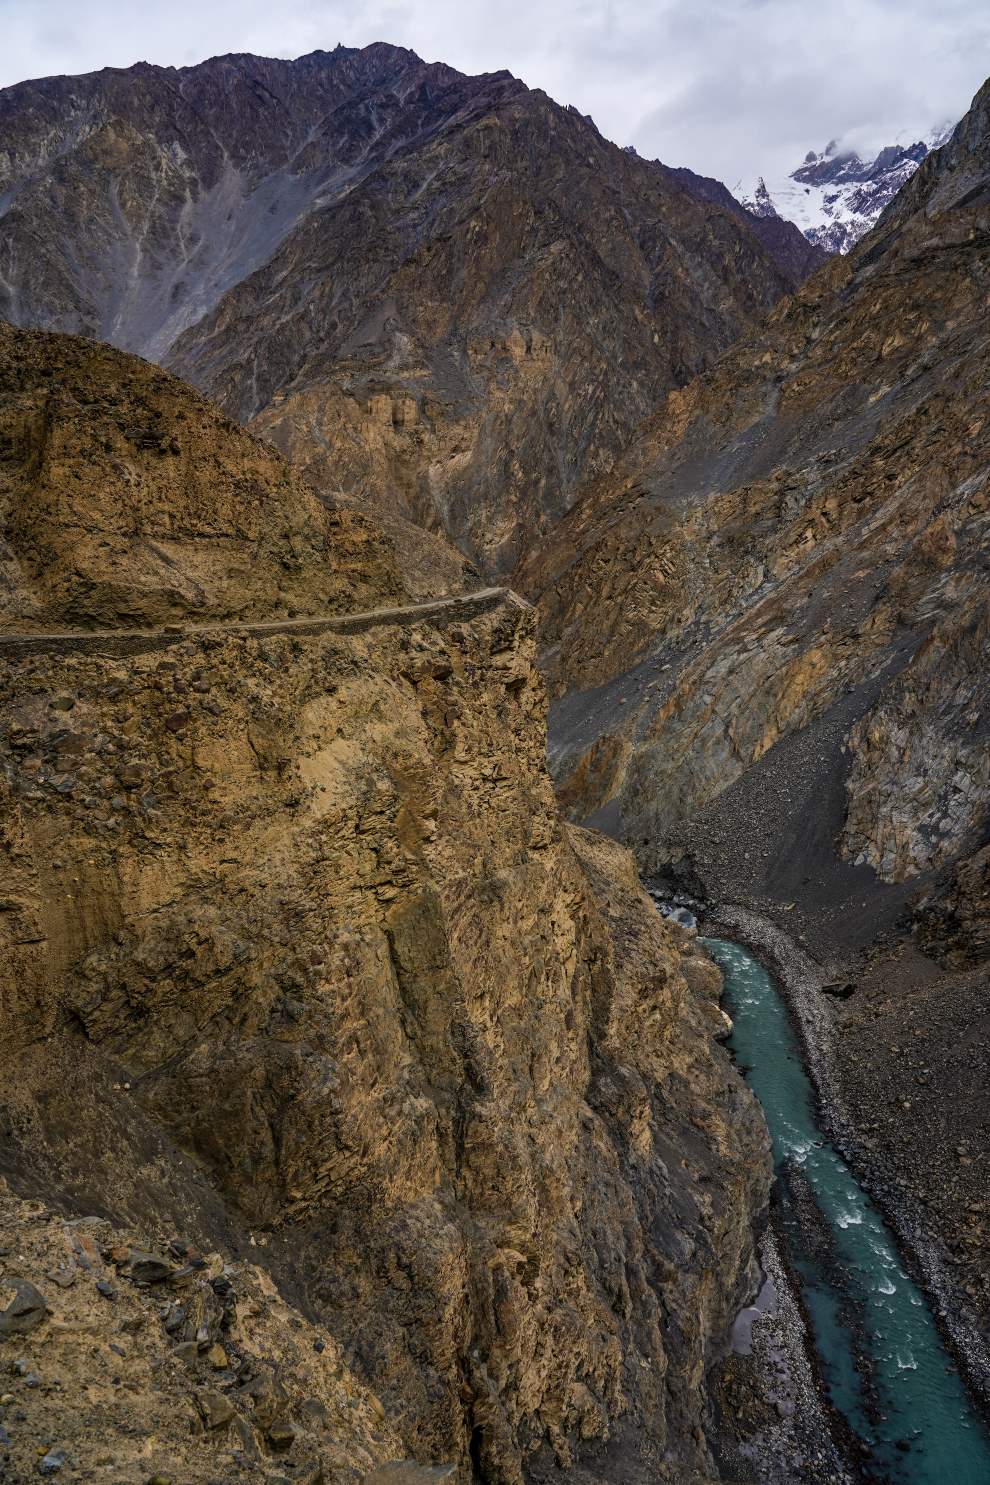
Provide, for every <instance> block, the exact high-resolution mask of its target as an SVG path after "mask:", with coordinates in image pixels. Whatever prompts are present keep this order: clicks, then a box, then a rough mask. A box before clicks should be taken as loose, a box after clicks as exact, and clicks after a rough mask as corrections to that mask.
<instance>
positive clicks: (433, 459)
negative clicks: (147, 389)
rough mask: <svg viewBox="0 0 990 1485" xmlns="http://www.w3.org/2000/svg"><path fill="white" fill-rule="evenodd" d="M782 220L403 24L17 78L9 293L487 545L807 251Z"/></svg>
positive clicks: (510, 557) (544, 520) (417, 515)
mask: <svg viewBox="0 0 990 1485" xmlns="http://www.w3.org/2000/svg"><path fill="white" fill-rule="evenodd" d="M795 235H796V234H795ZM764 238H766V231H765V229H764V228H763V226H762V225H761V224H758V223H757V222H755V220H754V219H752V218H751V217H749V216H748V215H747V214H746V213H745V212H743V211H742V209H741V208H740V207H739V206H738V204H737V203H735V202H730V203H728V204H727V203H725V202H714V201H712V200H710V199H704V198H703V197H699V196H698V194H697V193H691V192H689V191H687V190H685V189H684V187H683V183H682V182H678V181H677V180H676V179H675V178H674V176H673V174H672V173H671V172H665V171H664V170H663V169H662V168H659V169H658V168H656V167H655V166H654V165H653V164H650V163H649V162H647V161H643V160H639V159H638V158H637V157H636V156H631V155H629V154H626V153H624V152H623V151H622V150H620V149H618V148H616V147H615V146H613V145H611V144H609V143H608V141H606V140H605V139H603V138H602V136H601V135H600V134H599V132H598V130H597V129H596V128H595V126H594V124H593V123H592V122H591V121H590V120H588V119H586V118H585V117H583V116H582V115H580V114H579V113H577V111H576V110H574V109H570V108H562V107H560V106H558V105H557V104H556V103H554V102H553V101H552V100H551V99H549V98H548V97H547V96H546V95H545V94H543V93H540V92H536V91H532V90H530V89H528V88H526V87H525V86H524V85H523V84H522V83H520V82H518V81H517V80H516V79H515V78H513V77H511V76H510V75H509V74H508V73H494V74H490V75H487V76H483V77H475V78H471V77H465V76H463V75H462V74H460V73H457V72H455V71H454V70H453V69H452V68H449V67H444V66H441V65H433V64H426V63H424V62H422V61H421V60H420V59H419V58H418V57H416V56H415V55H414V54H413V53H411V52H408V51H405V50H403V49H401V48H397V47H389V46H385V45H376V46H372V47H368V48H366V49H365V50H363V51H353V50H349V49H346V48H338V49H337V50H336V51H334V52H332V53H322V52H318V53H314V54H313V55H312V56H309V57H303V58H300V59H299V60H297V61H295V62H281V61H275V60H267V59H264V58H257V57H249V56H235V57H223V58H217V59H214V60H213V61H210V62H206V63H203V64H202V65H200V66H197V67H190V68H181V69H170V68H155V67H151V66H148V65H146V64H141V65H139V66H137V67H134V68H130V69H127V70H126V71H116V70H113V69H107V70H105V71H103V72H100V73H95V74H92V75H90V76H87V77H81V78H49V79H44V80H41V81H39V82H31V83H24V84H20V85H18V86H17V87H14V88H9V89H7V90H5V91H4V92H3V93H2V94H0V314H4V315H5V316H6V317H7V318H8V319H11V320H13V321H14V322H16V323H18V324H21V325H35V326H41V327H43V328H47V329H55V330H69V331H73V332H82V333H85V334H88V335H93V336H97V337H99V338H101V339H104V340H108V341H111V342H113V343H114V344H116V345H118V346H122V347H124V348H125V349H128V350H133V351H138V352H140V353H141V354H142V355H145V356H148V357H150V358H152V359H154V360H157V361H160V362H164V363H165V364H167V365H169V366H171V367H172V368H173V369H175V370H178V371H179V373H180V374H181V375H183V376H184V377H186V378H187V379H188V380H191V381H192V382H194V383H195V384H196V385H197V386H199V387H201V388H202V389H203V390H204V391H206V392H208V393H209V394H210V395H211V396H213V397H214V398H216V399H217V400H219V402H220V403H221V404H222V406H223V407H224V408H225V410H226V411H227V412H228V413H229V414H231V415H232V416H233V417H236V418H237V419H239V420H241V421H244V422H250V421H252V420H254V422H255V424H256V426H257V428H258V429H259V430H260V431H261V432H263V433H264V434H265V435H266V436H267V437H268V438H270V439H272V440H273V441H274V442H275V443H276V444H277V445H278V446H279V447H280V448H281V449H282V450H283V452H286V453H289V454H290V455H291V456H292V457H293V459H294V460H296V461H297V462H298V463H299V464H300V465H301V466H302V467H303V468H304V469H305V470H306V471H308V473H309V474H310V476H311V477H312V479H313V480H314V481H315V482H316V484H317V485H318V487H319V488H320V489H321V490H334V489H339V488H343V489H344V490H345V491H346V492H348V493H349V494H351V495H353V496H357V497H366V498H368V499H370V500H371V501H372V502H373V503H374V504H375V505H376V506H377V507H378V508H380V509H384V510H387V511H388V512H390V513H392V514H394V515H397V516H400V517H404V518H407V519H411V520H412V521H414V522H415V523H417V524H419V525H421V526H426V527H428V528H429V529H430V530H431V531H435V532H440V533H443V534H446V535H447V536H448V537H450V538H451V539H452V540H453V541H454V543H455V544H456V545H457V546H459V547H460V548H461V549H462V550H463V551H464V552H465V553H467V555H468V556H469V557H470V558H471V559H472V560H474V561H476V562H477V563H479V564H480V565H481V566H482V567H483V568H484V569H485V570H486V571H489V572H496V571H504V570H506V569H507V568H508V567H510V566H511V565H512V564H513V563H514V562H515V560H516V559H517V557H518V556H519V555H520V553H521V552H522V551H524V550H527V549H528V548H529V546H531V544H532V543H533V542H534V541H535V540H537V539H538V538H539V537H540V536H541V535H542V533H543V532H544V531H545V530H546V529H548V528H549V527H550V526H552V525H553V523H554V522H555V521H556V520H557V519H558V518H559V516H560V515H561V514H562V513H563V511H564V510H565V509H566V508H567V506H568V505H569V503H570V501H571V499H572V497H573V495H574V493H575V491H576V489H577V487H578V486H579V484H580V483H581V482H582V481H583V480H585V479H586V478H587V477H588V476H589V475H590V474H593V473H596V472H600V471H602V470H604V469H607V468H608V467H609V466H610V465H611V463H612V461H613V459H614V458H615V456H616V454H617V453H618V452H619V451H620V449H621V448H622V447H623V446H624V444H625V443H626V442H627V441H628V439H629V436H630V435H631V433H632V431H633V429H634V428H636V427H637V426H638V424H639V423H640V422H641V421H642V419H643V418H644V417H645V416H646V415H647V414H648V412H649V411H650V410H651V409H652V407H653V406H654V405H655V403H656V401H657V399H658V398H659V397H661V396H662V395H663V394H664V393H665V392H666V391H668V390H669V389H670V388H671V387H672V386H678V385H680V384H682V383H683V382H685V381H687V380H689V379H690V378H691V377H692V376H693V375H694V374H695V373H696V372H698V371H700V370H701V369H702V368H703V367H704V366H706V365H707V364H708V363H709V362H710V360H711V359H712V358H713V356H715V355H716V354H717V353H718V352H720V351H722V350H724V349H725V347H726V346H728V345H729V344H730V343H731V342H732V341H733V340H734V339H735V338H736V336H737V335H738V334H739V332H740V330H741V329H742V328H743V327H744V326H745V325H746V324H748V323H749V322H750V321H751V320H752V319H753V318H754V316H758V315H760V314H762V313H763V312H764V311H765V310H766V309H767V308H768V307H769V306H770V305H771V304H773V303H774V302H775V301H776V300H777V299H778V298H779V297H780V296H781V294H783V293H784V292H785V291H787V290H788V289H790V288H792V287H793V285H794V284H795V283H796V282H797V281H798V280H799V278H800V277H801V276H802V275H803V273H804V272H806V271H807V268H806V265H804V264H803V263H798V262H796V260H795V259H794V256H793V251H792V245H791V246H790V247H787V249H786V250H785V251H783V252H778V247H779V244H777V243H776V239H775V238H774V239H773V240H769V239H767V240H764Z"/></svg>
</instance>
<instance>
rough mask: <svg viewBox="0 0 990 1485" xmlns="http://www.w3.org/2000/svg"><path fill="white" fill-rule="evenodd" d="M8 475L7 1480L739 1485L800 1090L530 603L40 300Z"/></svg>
mask: <svg viewBox="0 0 990 1485" xmlns="http://www.w3.org/2000/svg"><path fill="white" fill-rule="evenodd" d="M0 512H2V516H3V527H4V536H5V548H4V552H3V579H4V581H3V586H2V592H3V594H4V603H3V606H2V607H0V703H2V704H0V865H2V879H3V894H2V898H0V945H2V952H0V997H2V1003H3V1030H4V1047H3V1057H2V1059H0V1128H2V1131H3V1139H2V1141H0V1177H2V1178H4V1179H0V1245H2V1254H3V1284H2V1290H3V1294H2V1297H0V1344H3V1345H4V1346H5V1350H4V1355H5V1357H6V1358H7V1360H6V1365H5V1378H4V1386H5V1388H8V1387H9V1389H10V1391H11V1396H12V1397H13V1399H14V1403H15V1406H8V1401H7V1400H5V1402H4V1404H3V1408H2V1411H3V1415H4V1416H3V1431H2V1436H0V1444H2V1455H3V1464H4V1470H3V1473H4V1474H5V1475H9V1477H10V1478H11V1479H18V1480H27V1479H29V1478H30V1479H34V1478H36V1477H37V1476H38V1474H39V1473H40V1474H41V1475H56V1474H58V1472H59V1471H60V1470H62V1471H63V1477H66V1478H73V1479H78V1480H87V1481H93V1482H94V1485H97V1482H101V1481H106V1482H109V1481H111V1479H118V1478H120V1477H121V1476H122V1474H126V1475H127V1478H128V1479H133V1480H135V1481H137V1480H141V1481H153V1480H162V1479H163V1478H164V1479H175V1478H181V1479H182V1480H183V1481H188V1482H190V1485H208V1482H210V1481H214V1482H215V1481H218V1480H232V1479H234V1478H238V1479H239V1478H241V1477H242V1476H247V1475H250V1478H251V1479H258V1480H262V1481H265V1482H269V1485H278V1482H285V1481H287V1480H292V1481H295V1482H310V1485H316V1482H318V1481H321V1480H322V1481H330V1480H337V1481H341V1482H344V1481H348V1482H355V1485H356V1482H358V1481H363V1482H365V1485H429V1482H430V1481H437V1480H439V1479H448V1480H450V1481H451V1485H454V1482H455V1481H460V1482H467V1481H468V1480H473V1479H477V1478H484V1479H487V1480H489V1481H502V1482H511V1485H522V1482H523V1480H524V1479H526V1480H531V1481H539V1480H550V1479H558V1478H560V1473H561V1471H568V1472H573V1473H574V1475H575V1477H576V1478H578V1479H580V1480H582V1481H584V1482H587V1485H605V1482H607V1481H614V1480H617V1479H621V1480H624V1481H629V1482H631V1485H646V1482H647V1481H655V1480H664V1479H666V1480H668V1481H674V1480H677V1481H680V1480H684V1479H688V1478H698V1479H710V1478H713V1477H714V1474H715V1470H714V1466H713V1463H712V1457H711V1453H710V1450H709V1445H708V1441H707V1438H706V1434H705V1429H706V1427H707V1426H708V1423H709V1418H710V1413H709V1403H708V1395H707V1386H706V1374H707V1372H708V1370H709V1369H710V1368H711V1366H712V1365H713V1364H715V1363H716V1362H717V1360H718V1357H719V1355H720V1354H721V1351H722V1349H723V1347H724V1345H725V1341H726V1337H727V1335H728V1331H729V1327H730V1325H731V1324H732V1321H733V1319H734V1317H735V1315H736V1313H737V1311H738V1308H739V1306H740V1304H742V1303H744V1302H745V1301H746V1300H747V1299H748V1297H749V1295H750V1294H751V1293H752V1292H753V1289H754V1281H755V1277H756V1273H755V1268H754V1261H753V1229H754V1224H755V1223H756V1221H757V1220H758V1218H759V1215H760V1212H761V1210H762V1208H763V1206H764V1204H765V1202H766V1199H767V1192H768V1188H769V1176H770V1168H769V1158H768V1146H767V1139H766V1133H765V1127H764V1125H763V1121H762V1118H761V1117H760V1115H759V1112H758V1109H757V1107H756V1105H755V1103H754V1101H753V1099H752V1097H751V1096H750V1095H749V1093H748V1092H747V1091H746V1089H745V1087H744V1085H743V1083H742V1081H741V1079H740V1078H739V1076H738V1075H737V1073H736V1072H735V1070H734V1069H733V1067H732V1066H731V1064H730V1062H729V1059H728V1057H727V1055H726V1053H725V1052H724V1050H723V1049H722V1047H721V1046H720V1045H719V1040H718V1039H719V1038H721V1037H724V1035H725V1029H726V1018H725V1017H724V1016H723V1014H722V1012H721V1011H720V1009H719V1006H718V994H719V985H720V980H719V976H718V973H717V971H715V969H714V967H713V966H712V964H711V962H710V961H709V960H708V959H707V957H706V956H705V954H704V951H703V949H702V948H701V946H700V945H699V943H698V940H697V939H696V938H695V937H693V936H691V935H688V934H687V933H686V932H684V931H683V930H682V929H680V928H678V927H677V926H675V925H669V924H667V923H666V922H665V920H664V919H663V918H661V916H660V915H659V914H658V913H657V911H656V910H655V908H654V906H653V904H652V903H651V902H650V900H649V898H648V897H647V896H646V894H645V892H644V891H643V889H642V887H641V886H640V883H639V881H638V878H637V875H636V872H635V868H634V865H633V862H632V858H631V857H630V856H629V855H628V853H626V852H625V851H624V850H622V849H621V848H620V847H618V846H616V845H614V844H613V843H612V842H610V841H608V840H606V839H605V838H604V837H601V836H597V835H594V834H591V833H588V832H584V831H579V830H573V829H570V828H568V827H567V826H565V824H564V822H563V820H562V818H561V816H560V813H559V810H558V807H557V804H556V801H555V799H554V794H553V789H552V786H551V782H550V779H549V776H548V774H547V770H546V762H545V758H546V701H545V690H544V686H543V682H542V679H541V677H540V675H539V672H538V671H537V669H536V666H535V663H534V662H535V615H534V613H533V611H532V610H531V609H530V608H529V607H528V605H526V604H525V603H524V602H522V600H520V599H518V598H516V597H515V595H513V594H511V593H510V592H508V591H507V590H505V589H486V590H483V591H481V592H477V593H474V594H472V595H468V596H462V597H458V598H453V599H447V600H440V601H433V602H429V603H426V604H419V605H415V604H412V603H410V601H409V598H408V597H407V595H406V594H405V592H404V591H403V587H402V584H401V581H400V579H399V578H398V576H397V574H396V572H395V569H394V567H393V566H392V565H391V554H390V549H389V547H388V544H387V543H385V542H383V541H382V540H381V539H380V538H379V537H378V536H377V534H376V532H375V530H374V527H373V526H372V525H371V524H370V523H369V522H368V521H367V519H366V518H365V517H363V516H359V515H355V513H354V512H352V511H349V510H347V509H345V510H343V511H342V512H336V511H333V510H329V509H327V508H326V507H325V506H323V505H321V504H320V503H319V502H318V501H317V500H316V499H315V498H314V497H313V496H312V494H311V493H310V492H309V491H308V489H307V488H306V487H305V486H304V485H303V484H302V483H301V482H300V481H299V479H298V478H297V477H296V476H295V475H293V473H292V472H291V471H290V470H289V469H288V468H287V467H286V466H285V464H284V463H283V462H282V460H281V459H280V458H279V457H278V456H277V455H276V454H274V453H273V452H272V451H271V450H270V449H269V448H266V447H265V446H264V445H262V444H259V443H258V442H257V441H256V440H254V439H253V438H252V437H250V436H249V434H247V433H246V432H245V431H244V430H243V429H241V428H239V427H237V426H235V425H233V424H231V423H230V422H229V421H228V420H227V419H226V418H225V417H223V416H222V415H220V414H219V413H218V412H217V411H216V410H215V409H213V408H211V407H210V406H209V405H208V404H207V403H206V402H205V401H204V399H202V398H201V397H200V396H198V395H197V394H196V393H195V392H193V391H191V390H190V389H189V388H187V387H185V386H184V385H183V384H182V383H181V382H179V381H177V380H176V379H175V378H174V377H172V376H170V375H168V374H166V373H165V372H163V371H162V370H160V369H159V368H157V367H155V366H151V365H149V364H147V363H145V362H142V361H139V360H137V359H136V358H134V357H132V356H128V355H125V354H123V353H121V352H119V351H116V350H113V349H111V348H108V347H107V346H104V345H97V344H93V343H92V342H90V341H86V340H83V339H77V338H69V337H65V336H61V335H53V334H48V333H40V332H27V331H23V330H18V329H12V328H10V327H0ZM8 1341H11V1344H10V1345H7V1342H8ZM63 1467H64V1468H63Z"/></svg>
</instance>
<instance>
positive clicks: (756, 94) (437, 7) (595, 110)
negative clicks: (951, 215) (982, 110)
mask: <svg viewBox="0 0 990 1485" xmlns="http://www.w3.org/2000/svg"><path fill="white" fill-rule="evenodd" d="M0 35H2V36H3V39H4V40H3V49H2V53H0V85H5V84H8V83H13V82H16V81H19V80H20V79H22V78H25V77H38V76H44V75H47V74H50V73H53V72H84V71H89V70H92V69H95V68H98V67H102V66H107V65H111V66H127V65H129V64H130V63H132V62H134V61H138V60H146V61H151V62H159V63H162V64H169V65H173V66H183V65H187V64H189V63H191V62H194V61H198V60H201V59H202V58H204V57H207V56H211V55H215V54H216V53H218V52H230V51H254V52H261V53H267V54H269V55H277V56H295V55H298V54H299V53H301V52H305V51H311V50H313V49H314V48H316V47H326V48H330V47H332V46H334V45H335V44H336V43H337V42H338V41H342V42H344V43H345V44H346V45H351V46H361V45H364V44H366V43H367V42H370V41H376V40H384V41H393V42H396V43H398V44H400V45H405V46H411V47H413V48H414V49H415V50H416V51H418V52H419V53H420V54H421V55H422V56H424V57H427V58H428V59H429V60H441V61H445V62H449V63H451V65H453V66H455V67H460V68H462V69H463V70H465V71H469V72H484V71H495V70H497V69H499V68H503V67H507V68H508V69H509V70H510V71H512V72H514V73H515V74H516V75H517V76H519V77H521V78H522V79H523V80H524V81H525V82H527V83H529V84H530V85H531V86H533V87H542V88H545V89H546V91H547V92H548V93H550V94H552V96H553V97H555V98H557V99H558V100H559V101H561V102H563V103H574V104H575V105H576V106H577V107H578V108H580V109H581V111H582V112H583V113H591V114H592V115H593V116H594V118H595V120H596V122H597V123H598V125H599V127H600V128H601V130H602V132H603V133H604V134H607V135H608V136H609V137H610V138H613V139H615V140H616V141H617V142H618V143H619V144H628V143H632V144H635V145H636V147H637V148H638V149H639V151H640V153H641V154H644V155H647V156H650V157H653V156H658V157H659V158H660V159H662V160H665V161H666V162H667V163H668V164H671V165H690V166H691V167H692V168H693V169H695V170H698V171H702V172H704V173H706V174H712V175H717V176H720V177H721V178H722V179H724V180H726V181H728V183H729V184H730V185H731V184H733V183H734V181H735V180H736V179H738V178H739V177H740V176H741V175H750V174H752V173H753V172H754V171H761V170H762V171H766V172H767V173H769V174H772V173H775V172H777V171H779V170H780V169H787V168H790V167H791V166H792V165H793V164H795V163H796V161H797V159H798V158H800V156H801V155H803V154H804V152H805V151H806V150H807V149H809V148H817V147H821V146H822V145H824V144H825V143H826V142H827V140H828V139H829V138H831V137H833V136H839V137H840V138H846V139H848V140H849V141H850V142H852V143H855V144H858V145H861V146H862V147H863V148H869V147H871V146H874V147H879V146H880V145H882V144H886V143H889V142H890V141H891V140H892V139H894V138H895V137H902V138H905V139H906V138H909V137H910V138H913V137H917V136H919V135H920V134H922V133H924V132H925V131H926V130H927V129H928V128H929V127H930V125H931V124H933V123H936V122H939V121H942V120H944V119H948V118H954V117H957V116H958V115H959V114H961V113H962V112H963V111H964V110H965V108H966V107H967V105H968V103H969V100H970V97H971V96H972V94H973V93H974V92H975V90H976V88H977V87H978V86H979V84H980V83H981V82H982V81H983V79H984V76H985V75H986V73H987V72H988V71H990V11H988V8H987V5H986V0H817V3H815V0H694V3H693V4H685V3H684V0H653V3H652V4H650V3H644V0H544V3H542V4H537V5H534V4H532V3H528V4H524V3H520V0H501V3H499V4H494V5H493V4H492V3H491V0H487V3H475V0H403V3H401V4H400V3H399V0H365V3H359V0H282V3H280V4H278V5H273V4H272V3H271V0H168V4H166V5H161V6H155V7H143V6H142V7H138V6H135V5H134V4H133V3H132V0H128V3H120V0H0Z"/></svg>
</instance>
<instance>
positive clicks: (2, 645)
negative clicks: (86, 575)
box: [0, 588, 528, 659]
mask: <svg viewBox="0 0 990 1485" xmlns="http://www.w3.org/2000/svg"><path fill="white" fill-rule="evenodd" d="M503 603H514V604H518V605H519V606H520V607H527V606H528V605H526V603H525V600H524V599H522V598H520V597H519V595H518V594H517V593H514V592H513V591H512V589H511V588H479V589H477V590H476V591H475V592H474V593H458V594H456V595H455V596H454V597H452V598H436V599H433V600H432V601H431V602H428V603H412V604H407V605H404V606H403V607H400V608H373V609H367V610H366V611H364V612H363V613H352V614H326V615H322V616H321V615H312V614H309V615H307V616H305V617H303V618H299V619H266V620H263V621H259V622H254V623H252V622H249V621H248V622H246V621H244V620H243V619H231V620H228V621H226V622H224V623H221V624H177V623H176V624H168V625H166V626H165V627H164V628H159V629H69V630H62V631H51V630H38V631H37V632H36V633H30V632H18V633H7V634H0V657H6V658H8V659H15V658H18V657H20V656H22V655H41V654H45V655H52V654H55V655H69V654H78V655H104V654H109V655H134V654H140V653H141V652H142V651H146V650H164V649H168V648H169V647H170V646H172V645H177V644H182V643H183V641H184V640H187V639H198V638H201V637H202V636H204V635H205V636H214V635H216V636H221V635H225V634H243V635H245V636H247V635H252V636H255V637H262V638H263V637H265V636H266V635H269V634H304V635H308V634H362V633H364V632H365V631H366V630H368V629H376V628H379V627H381V626H382V625H388V624H398V625H407V624H418V623H421V622H423V621H427V622H433V623H453V622H456V621H457V620H461V619H474V618H477V617H478V616H479V615H480V614H486V613H489V612H491V610H492V609H495V608H498V607H499V606H500V605H501V604H503Z"/></svg>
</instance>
